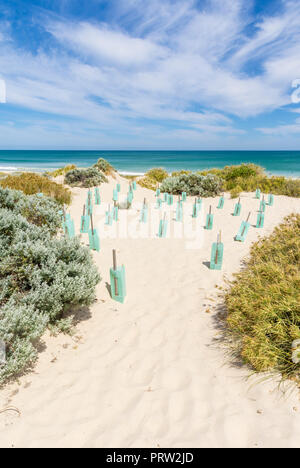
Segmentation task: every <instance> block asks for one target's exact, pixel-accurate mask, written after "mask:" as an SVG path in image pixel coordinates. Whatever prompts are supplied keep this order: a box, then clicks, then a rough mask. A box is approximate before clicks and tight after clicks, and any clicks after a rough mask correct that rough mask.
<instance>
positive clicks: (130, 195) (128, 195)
mask: <svg viewBox="0 0 300 468" xmlns="http://www.w3.org/2000/svg"><path fill="white" fill-rule="evenodd" d="M127 201H128V203H129V204H130V205H131V203H132V202H133V193H132V192H131V191H129V192H128V194H127Z"/></svg>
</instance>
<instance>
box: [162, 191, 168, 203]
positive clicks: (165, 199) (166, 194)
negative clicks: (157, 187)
mask: <svg viewBox="0 0 300 468" xmlns="http://www.w3.org/2000/svg"><path fill="white" fill-rule="evenodd" d="M168 195H169V194H168V193H164V195H163V196H164V198H163V201H164V202H167V201H168Z"/></svg>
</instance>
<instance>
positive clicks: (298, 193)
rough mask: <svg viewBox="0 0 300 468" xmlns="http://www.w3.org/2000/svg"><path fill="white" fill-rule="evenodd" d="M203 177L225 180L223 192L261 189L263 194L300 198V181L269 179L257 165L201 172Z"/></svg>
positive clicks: (284, 178)
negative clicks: (209, 176)
mask: <svg viewBox="0 0 300 468" xmlns="http://www.w3.org/2000/svg"><path fill="white" fill-rule="evenodd" d="M199 174H202V175H209V174H211V175H215V176H217V177H219V178H220V179H222V180H223V190H224V191H228V192H232V191H234V192H236V191H237V187H239V189H240V191H241V192H254V191H255V190H256V189H257V188H259V189H260V190H261V191H262V192H263V193H273V194H274V195H286V196H288V197H300V179H297V180H292V179H287V178H286V177H283V176H272V177H268V176H267V175H266V174H265V172H264V169H263V168H262V167H260V166H257V165H255V164H241V165H240V166H226V167H224V168H223V169H209V170H206V171H200V172H199Z"/></svg>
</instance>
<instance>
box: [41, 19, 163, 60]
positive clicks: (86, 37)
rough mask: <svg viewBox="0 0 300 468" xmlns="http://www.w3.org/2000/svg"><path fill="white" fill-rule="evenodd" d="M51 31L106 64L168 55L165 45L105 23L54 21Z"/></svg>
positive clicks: (78, 50) (80, 53) (59, 38)
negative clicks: (134, 35) (131, 34)
mask: <svg viewBox="0 0 300 468" xmlns="http://www.w3.org/2000/svg"><path fill="white" fill-rule="evenodd" d="M48 30H49V32H51V33H52V34H53V35H54V36H55V37H56V38H57V39H58V40H59V41H61V42H64V43H67V45H68V46H69V47H71V48H73V49H75V50H76V51H77V52H78V53H79V55H90V56H92V57H94V58H95V57H96V58H98V59H100V60H101V61H104V62H105V63H116V64H119V65H126V66H132V65H135V64H137V65H141V64H145V63H149V62H151V61H153V60H155V59H157V58H160V57H163V56H164V55H165V54H166V51H165V50H164V48H163V47H160V46H159V45H157V44H155V43H153V42H151V41H150V40H147V39H140V38H137V37H130V36H129V35H128V34H124V33H123V32H121V31H114V30H111V29H109V28H108V26H105V25H99V26H94V25H92V24H88V23H79V24H65V23H51V24H50V25H49V27H48Z"/></svg>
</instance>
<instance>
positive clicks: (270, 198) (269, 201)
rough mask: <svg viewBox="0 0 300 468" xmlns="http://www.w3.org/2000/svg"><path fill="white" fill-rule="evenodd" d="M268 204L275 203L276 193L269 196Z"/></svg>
mask: <svg viewBox="0 0 300 468" xmlns="http://www.w3.org/2000/svg"><path fill="white" fill-rule="evenodd" d="M268 205H269V206H273V205H274V195H272V194H271V193H270V194H269V196H268Z"/></svg>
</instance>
